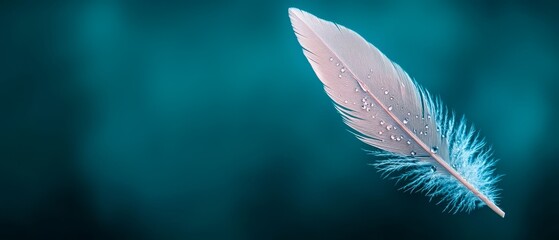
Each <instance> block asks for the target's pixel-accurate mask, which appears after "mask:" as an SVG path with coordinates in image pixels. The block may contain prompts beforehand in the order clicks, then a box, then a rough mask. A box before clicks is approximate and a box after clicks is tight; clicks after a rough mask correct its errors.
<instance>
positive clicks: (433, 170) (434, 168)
mask: <svg viewBox="0 0 559 240" xmlns="http://www.w3.org/2000/svg"><path fill="white" fill-rule="evenodd" d="M436 171H437V167H435V166H433V165H431V172H432V173H434V172H436Z"/></svg>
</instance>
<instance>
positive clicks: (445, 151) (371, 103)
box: [289, 8, 505, 217]
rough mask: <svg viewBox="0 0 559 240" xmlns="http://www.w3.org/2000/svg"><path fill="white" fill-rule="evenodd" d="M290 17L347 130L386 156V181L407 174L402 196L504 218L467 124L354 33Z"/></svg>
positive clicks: (295, 14) (303, 15)
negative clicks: (482, 209) (421, 196)
mask: <svg viewBox="0 0 559 240" xmlns="http://www.w3.org/2000/svg"><path fill="white" fill-rule="evenodd" d="M289 16H290V18H291V22H292V25H293V29H294V31H295V33H296V35H297V39H298V40H299V43H300V44H301V46H302V47H303V53H304V54H305V56H306V57H307V59H308V60H309V63H310V64H311V66H312V68H313V70H314V71H315V73H316V74H317V76H318V78H319V79H320V80H321V81H322V82H323V84H324V88H325V91H326V93H327V94H328V96H329V97H330V98H332V100H333V101H334V103H335V107H336V109H337V110H338V112H339V113H340V114H341V115H342V118H343V120H344V122H345V123H346V124H347V125H348V126H350V127H351V128H353V129H354V130H356V131H357V133H356V136H357V138H358V139H359V140H361V141H363V142H365V143H367V144H369V145H371V146H373V147H377V148H379V149H381V150H384V151H385V152H375V155H377V156H383V157H389V159H387V160H380V161H382V162H379V163H377V164H375V166H376V167H377V168H379V170H381V171H383V172H384V173H383V175H384V174H386V175H390V174H396V173H397V172H403V173H401V174H400V175H399V176H398V177H397V179H398V181H400V180H409V181H410V182H408V184H406V185H405V186H404V187H402V188H404V189H407V190H410V191H414V190H419V191H425V192H426V195H427V196H429V197H430V198H433V197H435V196H440V197H441V198H442V199H441V201H439V203H440V202H442V201H443V200H447V202H448V204H447V206H446V207H445V210H449V211H454V212H457V211H460V210H466V211H470V210H472V209H474V208H476V206H480V205H483V204H485V205H487V206H488V207H490V208H491V209H492V210H493V211H494V212H495V213H497V214H498V215H499V216H501V217H504V216H505V212H504V211H503V210H502V209H501V208H499V207H498V206H497V205H496V204H495V201H494V200H495V199H496V198H497V193H496V192H497V191H498V190H497V189H495V188H494V183H495V182H496V181H498V177H497V178H492V176H491V175H492V173H493V170H492V168H491V167H492V166H493V164H494V161H492V160H490V159H489V158H490V153H489V152H488V151H486V150H482V147H483V146H484V145H485V143H484V142H483V141H481V140H479V139H478V138H477V135H475V136H474V132H473V130H472V128H470V129H469V130H467V127H466V125H465V120H464V119H462V120H461V122H460V123H458V124H455V118H454V115H451V116H448V115H447V113H448V111H447V110H446V108H444V107H443V106H442V103H441V102H440V100H439V99H437V101H434V100H433V99H432V98H431V95H430V94H429V92H428V91H426V90H424V89H423V88H421V87H420V86H419V85H418V84H417V83H416V82H415V81H413V80H411V79H410V77H409V76H408V75H407V73H405V72H404V70H403V69H402V68H401V67H400V66H398V65H397V64H395V63H393V62H392V61H390V60H389V59H388V58H387V57H386V56H384V54H382V53H381V52H380V51H379V50H378V49H377V48H376V47H374V46H373V45H372V44H370V43H368V42H367V41H366V40H365V39H363V38H362V37H361V36H359V35H358V34H357V33H355V32H353V31H351V30H350V29H347V28H345V27H343V26H341V25H337V24H334V23H331V22H328V21H325V20H322V19H319V18H317V17H315V16H314V15H312V14H309V13H307V12H304V11H301V10H299V9H295V8H290V9H289ZM353 89H355V91H353ZM359 100H361V101H362V102H363V103H362V104H361V108H359V106H358V105H357V104H356V102H360V101H359ZM412 113H413V114H412ZM431 116H434V118H432V117H431ZM385 120H386V122H385ZM429 126H432V127H431V128H429ZM433 126H434V127H433ZM418 129H419V130H418ZM435 129H436V130H435ZM389 136H390V137H389ZM390 140H392V141H390ZM402 140H403V141H402ZM406 143H407V144H406ZM429 166H430V168H429ZM426 168H428V169H430V171H429V170H426Z"/></svg>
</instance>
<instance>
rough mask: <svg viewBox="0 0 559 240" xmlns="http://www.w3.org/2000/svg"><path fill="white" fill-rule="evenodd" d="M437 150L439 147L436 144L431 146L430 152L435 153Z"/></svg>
mask: <svg viewBox="0 0 559 240" xmlns="http://www.w3.org/2000/svg"><path fill="white" fill-rule="evenodd" d="M438 151H439V148H438V147H437V146H433V147H431V152H432V153H437V152H438Z"/></svg>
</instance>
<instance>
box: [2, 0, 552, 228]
mask: <svg viewBox="0 0 559 240" xmlns="http://www.w3.org/2000/svg"><path fill="white" fill-rule="evenodd" d="M47 2H48V3H47ZM288 7H298V8H301V9H303V10H306V11H309V12H311V13H313V14H316V15H317V16H319V17H321V18H325V19H328V20H331V21H335V22H338V23H340V24H342V25H344V26H346V27H349V28H351V29H353V30H355V31H356V32H358V33H360V34H361V35H362V36H363V37H365V38H366V39H367V40H368V41H370V42H371V43H373V44H375V45H376V46H377V47H378V48H379V49H381V50H382V51H383V52H384V53H385V54H386V55H387V56H388V57H390V58H391V59H392V60H393V61H395V62H397V63H399V64H400V65H401V66H402V67H403V68H404V69H406V71H407V72H408V73H409V74H410V75H411V76H413V77H414V78H415V79H416V80H417V81H418V82H419V83H421V84H422V85H423V86H425V87H426V88H427V89H429V90H430V91H431V92H432V93H434V94H435V95H440V96H441V98H442V99H443V101H444V102H445V103H446V104H447V105H448V106H449V107H450V108H451V109H453V110H455V111H456V112H457V113H458V114H465V115H466V116H467V118H468V119H469V121H470V122H473V123H475V126H476V127H477V128H478V129H480V131H481V134H482V135H483V136H484V137H485V138H486V140H487V141H488V142H489V143H490V144H491V145H492V146H493V150H494V153H495V157H496V158H498V159H500V161H499V162H498V164H497V172H498V173H499V174H504V175H505V176H504V178H503V180H502V181H501V182H500V183H499V184H498V185H499V187H500V188H502V189H503V192H502V201H501V203H500V204H499V205H500V206H501V207H502V208H503V209H504V210H505V211H506V212H507V216H506V218H504V219H501V218H499V217H498V216H497V215H496V214H495V213H493V212H492V211H491V210H490V209H488V208H486V207H485V208H482V209H479V210H476V211H474V212H472V213H470V214H466V213H460V214H456V215H451V214H448V213H441V211H442V209H443V208H442V207H441V206H437V205H435V204H433V203H429V202H428V199H427V198H425V197H423V196H422V195H421V194H409V193H403V192H401V191H397V190H396V189H397V187H395V186H394V182H392V181H389V180H383V179H381V177H380V175H379V174H378V173H376V170H375V169H374V168H373V167H371V166H368V165H367V164H368V163H371V162H372V161H373V160H374V158H373V157H371V156H368V155H366V154H365V152H363V151H362V149H371V148H370V147H368V146H366V145H364V144H362V143H360V142H359V141H358V140H356V139H355V138H354V137H353V136H352V135H351V134H350V133H348V131H347V129H348V128H347V127H346V126H345V125H344V124H343V123H342V121H341V118H340V116H339V115H338V114H337V113H336V112H335V110H334V108H333V107H332V104H331V102H330V100H329V99H328V97H327V96H326V94H325V93H324V92H323V90H322V86H321V83H320V81H319V80H318V79H317V78H316V76H315V74H314V73H313V71H312V69H311V67H310V65H309V64H308V62H307V60H306V59H305V57H304V56H303V54H302V50H301V48H300V46H299V44H298V43H297V41H296V38H295V35H294V33H293V31H292V29H291V26H290V22H289V18H288V15H287V8H288ZM558 10H559V6H558V5H557V4H556V3H554V2H552V1H519V0H518V1H497V0H492V1H481V0H477V1H442V0H441V1H388V0H377V1H269V2H268V1H238V2H233V1H222V2H204V1H201V2H187V1H163V2H156V1H153V2H147V1H99V2H87V3H76V2H74V1H68V2H60V1H45V2H38V3H34V4H32V3H28V2H25V1H14V2H11V3H10V2H5V3H1V4H0V84H1V85H0V106H1V107H0V116H1V117H0V136H1V142H0V164H1V165H0V193H1V195H0V238H2V239H24V238H40V239H63V238H67V239H397V238H405V239H528V238H530V239H545V238H557V236H559V220H558V218H557V216H558V215H559V208H558V207H557V206H556V205H557V203H559V194H558V193H557V189H558V188H559V182H558V180H557V179H556V173H557V170H558V168H557V167H558V165H559V163H558V161H557V160H558V159H557V148H558V145H557V140H556V139H557V134H558V131H557V128H556V127H553V125H552V124H554V123H555V122H556V120H557V118H558V116H559V113H558V111H557V104H558V103H559V96H558V94H557V89H558V85H559V67H558V62H559V45H558V44H557V43H558V42H559V28H558V27H557V26H558V23H559V22H558V15H557V11H558Z"/></svg>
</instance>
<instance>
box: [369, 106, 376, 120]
mask: <svg viewBox="0 0 559 240" xmlns="http://www.w3.org/2000/svg"><path fill="white" fill-rule="evenodd" d="M369 111H371V108H367V112H369ZM374 117H375V116H373V118H374Z"/></svg>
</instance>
